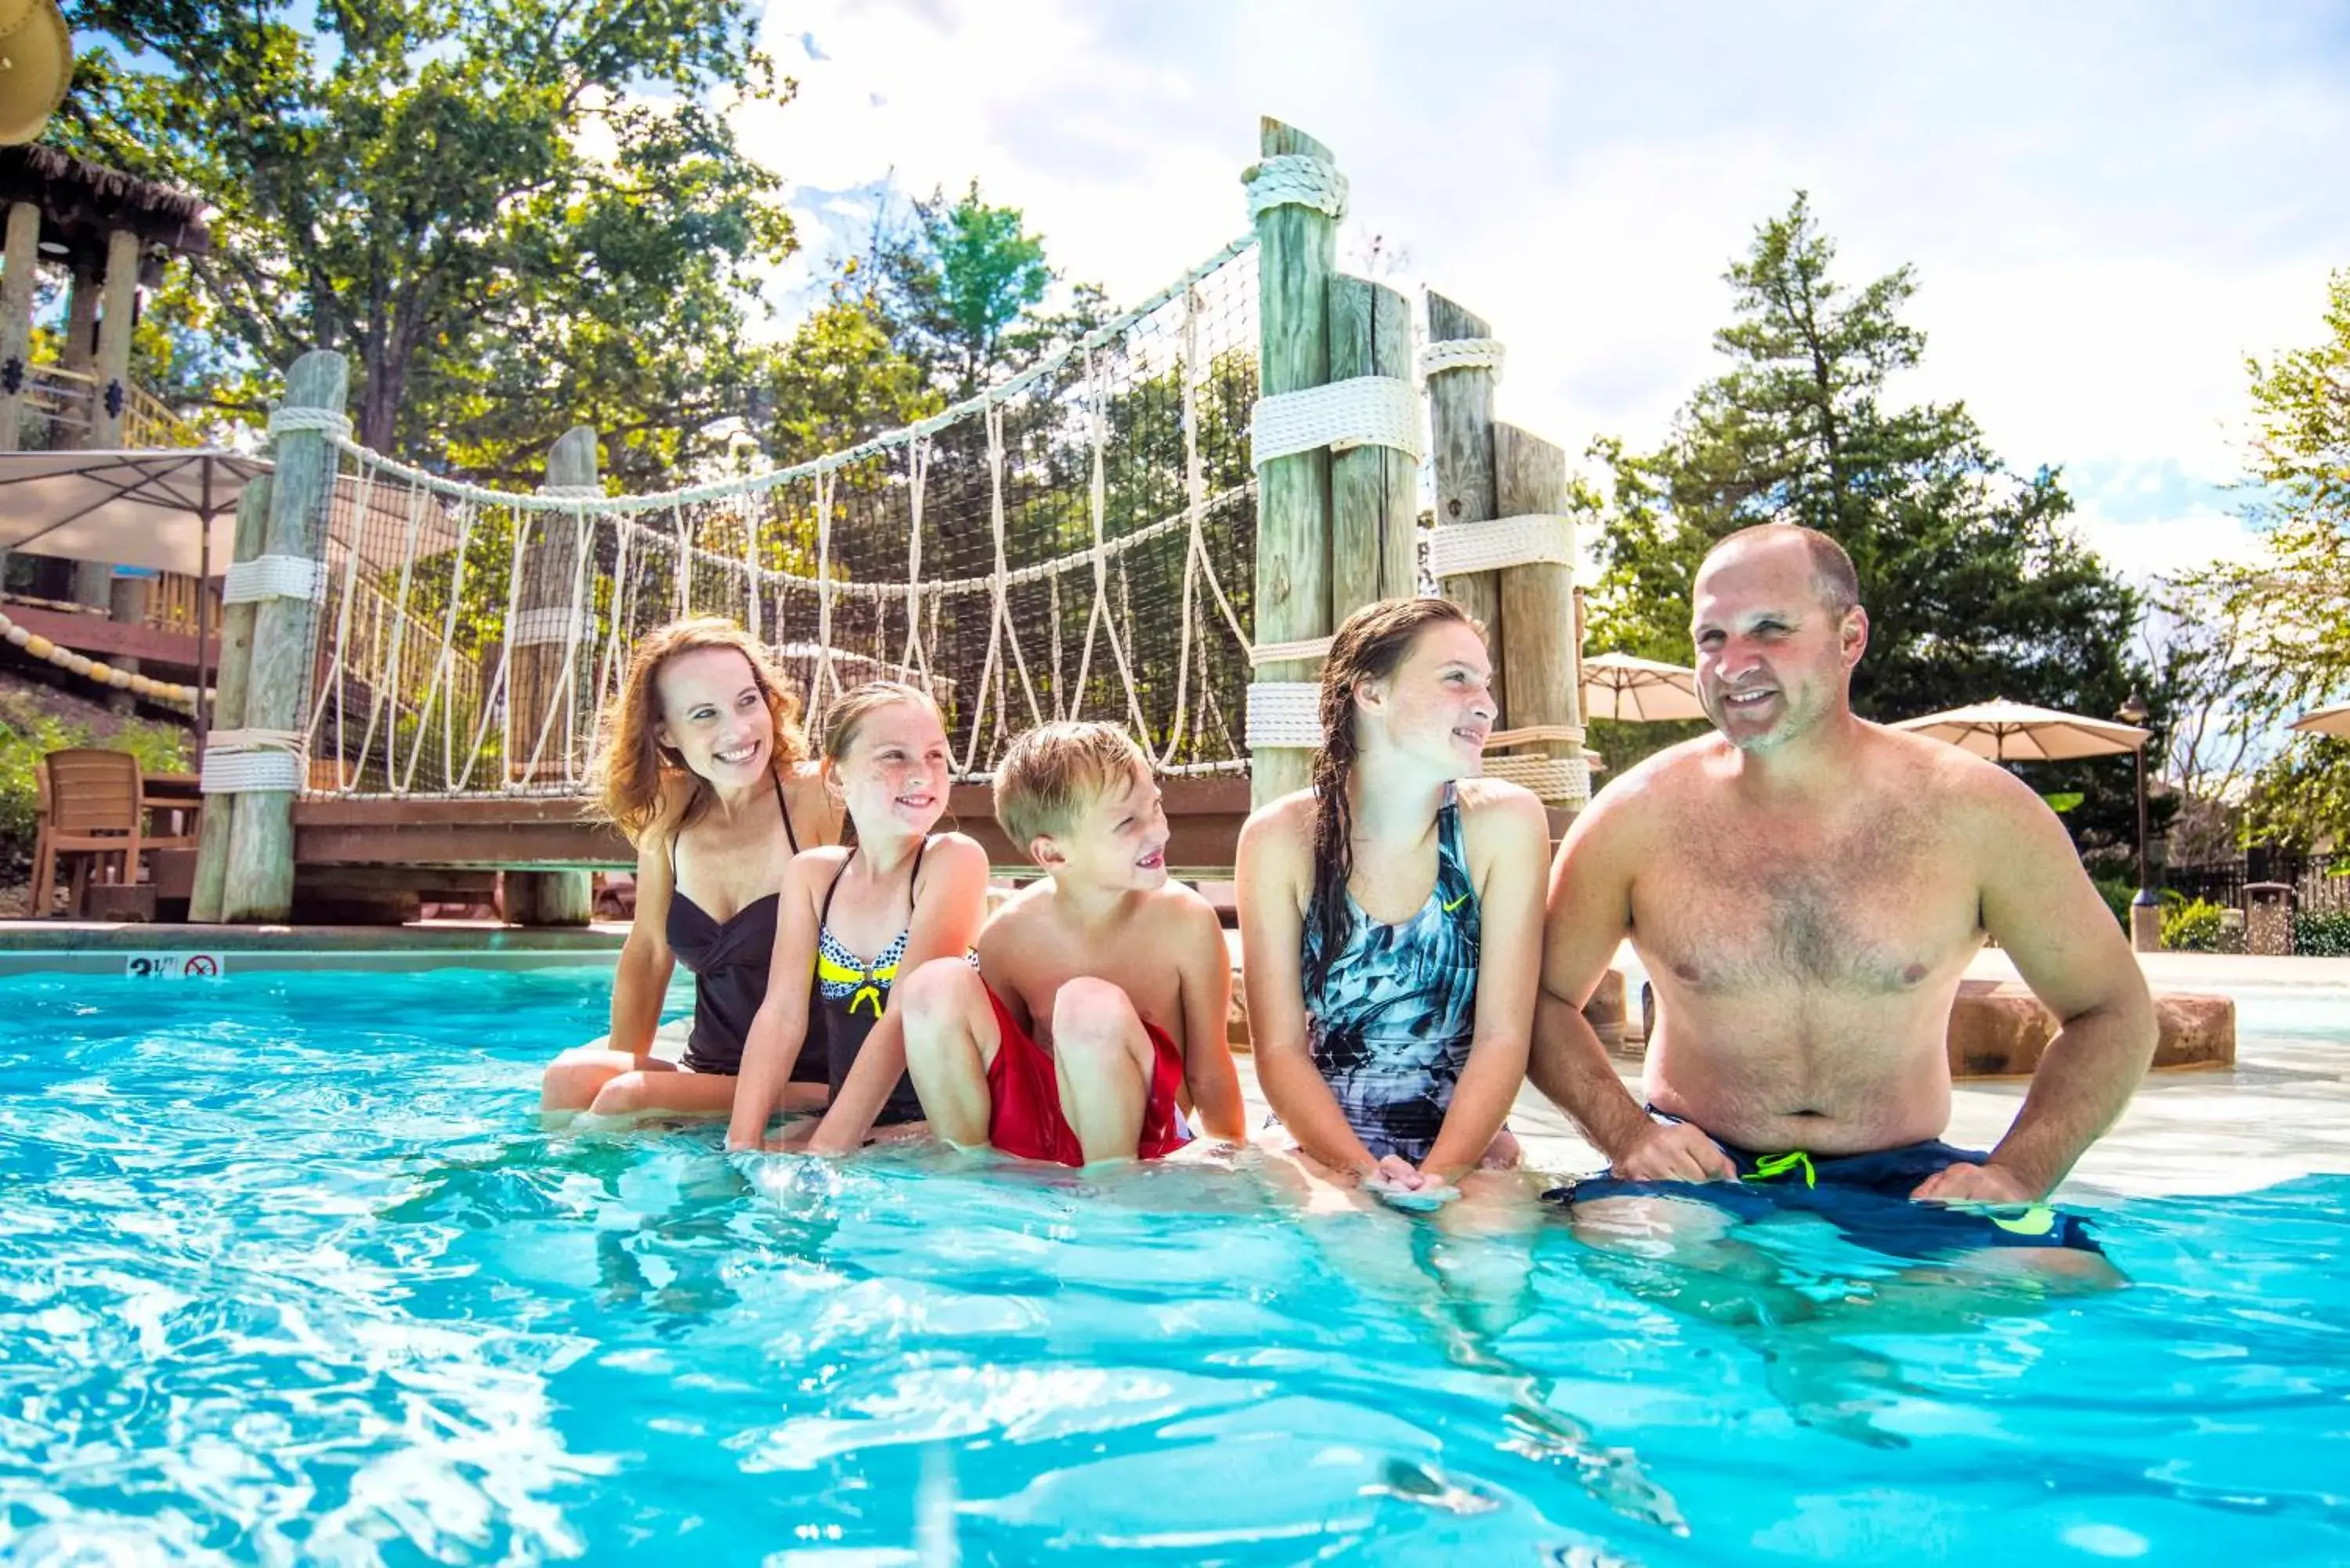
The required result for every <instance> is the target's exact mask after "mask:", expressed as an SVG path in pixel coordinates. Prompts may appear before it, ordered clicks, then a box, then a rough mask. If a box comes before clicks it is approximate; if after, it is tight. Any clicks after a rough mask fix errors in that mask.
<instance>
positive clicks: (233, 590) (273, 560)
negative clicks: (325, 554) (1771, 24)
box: [221, 556, 327, 605]
mask: <svg viewBox="0 0 2350 1568" xmlns="http://www.w3.org/2000/svg"><path fill="white" fill-rule="evenodd" d="M326 591H327V563H326V562H324V561H314V560H312V559H311V558H310V557H309V556H255V557H254V558H253V559H252V560H250V561H238V562H236V563H235V564H234V565H233V566H230V567H229V569H228V573H227V575H226V576H224V577H223V578H222V580H221V603H223V604H224V605H251V604H259V603H260V602H261V601H262V600H263V599H315V598H318V597H322V596H323V595H324V594H325V593H326Z"/></svg>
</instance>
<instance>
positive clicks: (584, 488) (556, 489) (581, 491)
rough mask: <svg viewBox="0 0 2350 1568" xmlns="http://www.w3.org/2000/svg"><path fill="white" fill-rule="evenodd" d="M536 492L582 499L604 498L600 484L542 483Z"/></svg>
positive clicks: (594, 499) (599, 499)
mask: <svg viewBox="0 0 2350 1568" xmlns="http://www.w3.org/2000/svg"><path fill="white" fill-rule="evenodd" d="M538 493H540V494H541V495H561V496H567V497H576V498H577V499H578V500H582V501H601V500H603V499H604V487H603V486H602V485H600V484H542V485H540V486H539V487H538Z"/></svg>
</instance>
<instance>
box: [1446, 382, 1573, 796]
mask: <svg viewBox="0 0 2350 1568" xmlns="http://www.w3.org/2000/svg"><path fill="white" fill-rule="evenodd" d="M1456 373H1457V372H1456ZM1568 494H1569V491H1568V488H1567V482H1566V452H1565V450H1564V449H1563V448H1561V447H1559V446H1557V445H1556V444H1555V443H1554V442H1551V441H1544V440H1543V439H1542V438H1541V437H1540V436H1534V435H1529V434H1527V433H1526V432H1525V431H1522V430H1520V429H1518V428H1517V427H1516V426H1515V425H1505V424H1496V425H1495V426H1494V427H1493V504H1494V505H1495V506H1496V507H1498V508H1499V509H1500V514H1501V515H1502V516H1504V517H1519V516H1523V515H1526V514H1530V513H1532V514H1543V513H1563V512H1565V510H1566V505H1567V497H1568ZM1494 576H1498V577H1499V578H1500V579H1501V589H1502V594H1501V597H1502V625H1503V628H1506V635H1505V636H1504V637H1503V640H1502V642H1501V644H1500V646H1499V647H1498V648H1497V649H1495V652H1496V654H1497V656H1498V659H1497V662H1498V663H1499V664H1500V665H1501V668H1502V671H1503V678H1504V680H1506V682H1507V684H1508V688H1509V693H1510V707H1509V722H1508V725H1507V726H1506V727H1508V728H1513V729H1517V728H1524V727H1527V726H1530V725H1535V724H1574V725H1578V726H1579V725H1581V724H1582V722H1583V691H1582V688H1581V686H1580V685H1579V683H1578V682H1579V679H1580V675H1581V670H1580V668H1579V667H1580V664H1581V662H1582V661H1581V660H1580V659H1577V658H1576V657H1575V568H1574V566H1571V565H1566V564H1563V563H1559V562H1554V561H1534V562H1528V563H1526V564H1525V565H1523V566H1504V567H1503V568H1502V570H1500V571H1499V572H1497V573H1495V574H1494ZM1534 752H1535V753H1539V754H1541V755H1543V756H1548V757H1576V756H1580V755H1581V754H1582V752H1583V748H1582V746H1581V745H1579V744H1577V743H1575V742H1571V741H1544V742H1539V743H1537V744H1536V745H1535V746H1534ZM1543 804H1544V805H1548V806H1550V807H1552V808H1553V809H1554V810H1558V809H1561V808H1562V807H1563V806H1564V807H1565V809H1567V810H1568V812H1569V814H1570V819H1571V815H1572V812H1573V811H1574V810H1575V809H1578V808H1579V803H1565V802H1559V801H1553V800H1549V799H1545V800H1544V803H1543Z"/></svg>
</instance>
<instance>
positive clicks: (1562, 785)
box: [1485, 757, 1591, 809]
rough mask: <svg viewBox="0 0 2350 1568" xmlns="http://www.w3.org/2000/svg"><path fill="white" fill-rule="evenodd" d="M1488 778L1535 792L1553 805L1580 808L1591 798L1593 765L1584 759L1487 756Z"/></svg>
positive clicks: (1539, 797)
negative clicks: (1504, 781) (1501, 780)
mask: <svg viewBox="0 0 2350 1568" xmlns="http://www.w3.org/2000/svg"><path fill="white" fill-rule="evenodd" d="M1485 776H1486V777H1487V778H1495V779H1503V780H1506V781H1507V782H1509V783H1511V784H1516V785H1518V786H1519V787H1521V788H1523V789H1528V790H1532V791H1533V792H1534V795H1535V796H1536V798H1538V799H1540V800H1542V801H1544V803H1545V804H1548V805H1569V806H1574V807H1576V808H1578V809H1579V808H1581V807H1582V806H1583V805H1585V804H1586V803H1587V802H1588V801H1589V800H1590V799H1591V763H1589V762H1588V761H1587V760H1586V759H1585V758H1582V757H1487V758H1486V759H1485Z"/></svg>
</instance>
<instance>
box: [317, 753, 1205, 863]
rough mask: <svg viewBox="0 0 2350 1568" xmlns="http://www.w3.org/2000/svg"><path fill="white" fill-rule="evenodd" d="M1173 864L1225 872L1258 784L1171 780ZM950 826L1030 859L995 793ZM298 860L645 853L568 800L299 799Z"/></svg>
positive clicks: (608, 857)
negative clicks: (1000, 818)
mask: <svg viewBox="0 0 2350 1568" xmlns="http://www.w3.org/2000/svg"><path fill="white" fill-rule="evenodd" d="M1163 790H1164V794H1165V799H1166V802H1167V820H1168V826H1169V827H1170V829H1171V830H1172V836H1171V837H1170V839H1169V841H1168V845H1167V863H1168V865H1169V866H1170V867H1175V868H1177V869H1179V870H1181V871H1187V872H1188V871H1225V872H1229V871H1230V870H1231V868H1232V852H1233V848H1234V846H1236V845H1237V844H1238V843H1239V840H1240V831H1241V824H1242V823H1243V821H1245V820H1246V819H1247V817H1248V812H1249V782H1248V780H1247V779H1245V778H1240V777H1214V778H1170V779H1168V780H1166V781H1165V783H1164V785H1163ZM942 826H948V827H951V828H954V829H957V830H959V831H961V832H963V833H968V834H970V835H971V836H972V837H973V838H975V839H977V840H978V841H979V843H980V845H981V846H982V847H983V848H984V849H985V850H986V851H987V857H988V859H989V860H990V861H992V862H993V863H994V864H996V865H998V866H1003V867H1019V866H1023V865H1025V864H1026V861H1027V857H1025V856H1024V855H1022V854H1021V853H1019V852H1018V851H1017V850H1016V849H1014V846H1013V845H1012V843H1011V841H1010V840H1009V839H1007V838H1005V837H1004V836H1003V829H1001V828H999V827H998V826H996V824H995V813H994V803H993V800H992V799H991V798H990V795H989V792H988V790H987V788H986V786H984V785H982V784H958V785H957V786H955V789H954V791H953V793H952V794H951V796H950V797H949V800H948V808H947V816H946V818H945V821H944V823H943V824H942ZM294 858H295V861H296V864H297V865H301V866H352V867H359V866H380V867H504V868H505V869H509V870H523V871H563V870H622V869H626V868H628V867H633V866H634V865H635V864H636V859H637V857H636V852H635V851H634V850H632V849H631V848H629V844H628V841H627V840H626V839H624V838H622V837H621V836H619V834H618V833H616V832H614V831H613V830H612V829H611V828H610V827H609V826H606V825H604V824H601V823H597V822H592V821H590V820H588V818H587V806H586V803H585V802H583V801H581V800H578V799H577V798H575V797H568V796H545V795H539V796H512V797H505V798H499V799H491V800H414V799H408V800H392V799H375V800H332V799H308V800H299V801H296V803H295V805H294Z"/></svg>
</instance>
